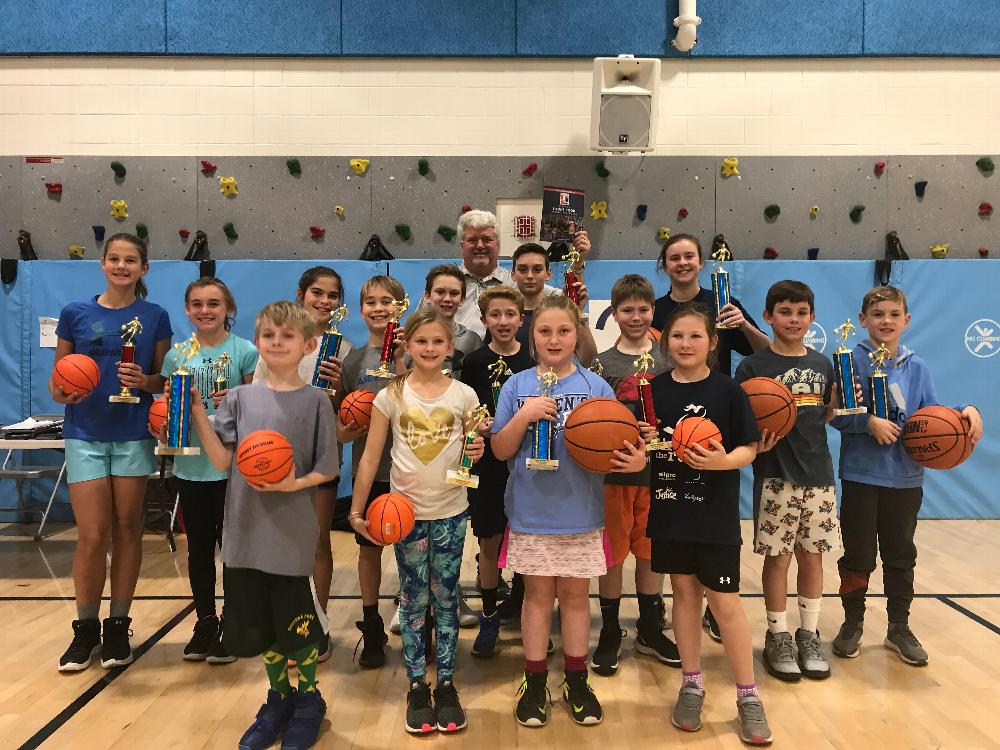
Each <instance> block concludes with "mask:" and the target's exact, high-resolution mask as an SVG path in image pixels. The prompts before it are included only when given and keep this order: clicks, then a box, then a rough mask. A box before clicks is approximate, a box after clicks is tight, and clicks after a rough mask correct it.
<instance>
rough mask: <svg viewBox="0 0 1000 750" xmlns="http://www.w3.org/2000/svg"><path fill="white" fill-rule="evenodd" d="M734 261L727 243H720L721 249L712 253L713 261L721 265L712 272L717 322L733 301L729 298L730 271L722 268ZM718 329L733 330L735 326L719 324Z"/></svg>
mask: <svg viewBox="0 0 1000 750" xmlns="http://www.w3.org/2000/svg"><path fill="white" fill-rule="evenodd" d="M732 259H733V254H732V253H731V252H729V248H728V247H727V246H726V243H725V241H722V242H720V243H719V248H718V249H717V250H716V251H715V252H714V253H712V260H714V261H715V262H716V263H718V264H719V265H717V266H716V267H715V270H714V271H712V299H713V300H714V302H715V319H716V320H718V319H719V316H720V315H722V308H723V307H725V306H726V305H728V304H729V303H730V302H731V301H732V300H731V299H730V297H729V271H727V270H726V269H725V268H723V267H722V264H723V263H725V262H726V261H727V260H732ZM716 328H733V326H731V325H719V324H718V323H717V324H716Z"/></svg>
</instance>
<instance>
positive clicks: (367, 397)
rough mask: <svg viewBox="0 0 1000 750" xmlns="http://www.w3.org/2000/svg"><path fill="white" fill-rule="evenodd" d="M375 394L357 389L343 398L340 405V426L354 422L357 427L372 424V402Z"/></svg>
mask: <svg viewBox="0 0 1000 750" xmlns="http://www.w3.org/2000/svg"><path fill="white" fill-rule="evenodd" d="M374 400H375V394H374V393H373V392H372V391H366V390H363V389H358V390H356V391H351V392H350V393H348V394H347V396H345V397H344V402H343V403H342V404H341V405H340V422H341V424H350V423H351V422H354V423H355V424H356V425H357V426H358V427H368V426H369V425H370V424H371V423H372V402H373V401H374Z"/></svg>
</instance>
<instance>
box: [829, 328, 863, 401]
mask: <svg viewBox="0 0 1000 750" xmlns="http://www.w3.org/2000/svg"><path fill="white" fill-rule="evenodd" d="M855 330H856V329H855V328H854V324H853V323H852V322H851V321H850V319H848V320H846V321H844V323H843V325H839V326H837V327H836V328H834V329H833V332H834V333H835V334H837V336H839V337H840V348H838V349H837V351H835V352H834V353H833V371H834V373H835V374H836V376H837V390H838V392H839V395H838V400H839V401H840V406H839V407H838V408H835V409H834V410H833V413H834V414H835V415H836V416H838V417H840V416H844V415H845V414H864V413H865V412H866V411H868V410H867V409H866V408H865V407H863V406H859V405H858V394H857V393H855V392H854V380H855V378H856V377H857V372H856V371H855V369H854V355H853V354H852V353H851V350H850V349H848V348H847V339H848V338H849V337H850V336H851V335H852V334H853V333H854V331H855Z"/></svg>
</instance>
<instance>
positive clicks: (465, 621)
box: [458, 586, 479, 628]
mask: <svg viewBox="0 0 1000 750" xmlns="http://www.w3.org/2000/svg"><path fill="white" fill-rule="evenodd" d="M478 624H479V615H478V614H477V613H475V612H473V611H472V607H470V606H469V603H468V602H467V601H466V600H465V590H464V589H463V588H462V587H461V586H459V587H458V627H460V628H471V627H474V626H476V625H478Z"/></svg>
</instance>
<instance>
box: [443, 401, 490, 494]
mask: <svg viewBox="0 0 1000 750" xmlns="http://www.w3.org/2000/svg"><path fill="white" fill-rule="evenodd" d="M489 414H490V407H488V406H486V405H484V404H480V405H479V406H477V407H476V408H475V409H473V410H472V411H470V412H469V420H468V422H467V423H466V424H467V425H468V429H467V430H466V433H465V442H464V443H463V444H462V459H461V461H459V463H458V469H448V475H447V477H446V479H445V481H446V482H447V483H448V484H457V485H459V486H462V487H472V488H473V489H475V488H477V487H479V477H477V476H476V475H475V474H472V473H471V470H472V459H471V458H469V457H468V456H467V455H466V451H467V450H468V449H469V446H470V445H471V444H472V441H473V440H475V439H476V435H477V434H478V433H477V432H476V428H477V427H478V426H479V423H480V422H482V421H483V420H484V419H486V417H488V416H489Z"/></svg>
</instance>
